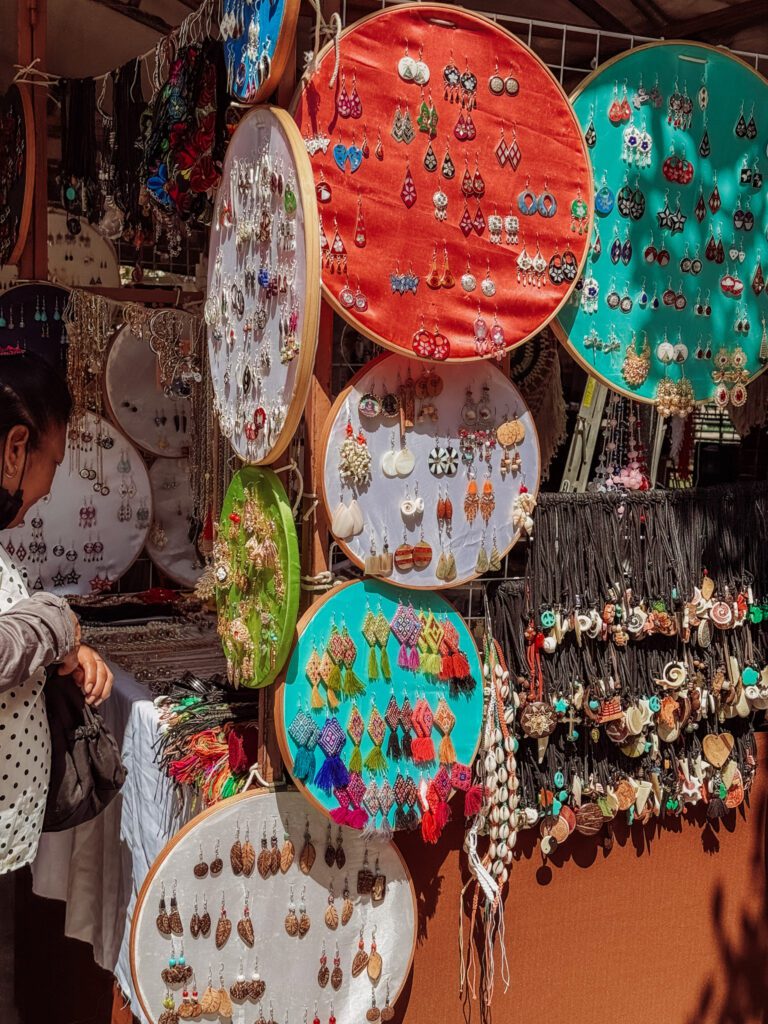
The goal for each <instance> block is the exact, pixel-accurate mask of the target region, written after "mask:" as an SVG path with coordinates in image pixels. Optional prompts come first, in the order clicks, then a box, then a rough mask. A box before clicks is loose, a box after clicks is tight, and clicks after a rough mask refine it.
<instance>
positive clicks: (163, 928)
mask: <svg viewBox="0 0 768 1024" xmlns="http://www.w3.org/2000/svg"><path fill="white" fill-rule="evenodd" d="M155 923H156V924H157V930H158V931H159V932H160V934H161V935H170V934H171V921H170V918H169V916H168V908H167V907H166V905H165V885H161V886H160V905H159V907H158V910H157V917H156V918H155Z"/></svg>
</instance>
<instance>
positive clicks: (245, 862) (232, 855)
mask: <svg viewBox="0 0 768 1024" xmlns="http://www.w3.org/2000/svg"><path fill="white" fill-rule="evenodd" d="M229 863H230V866H231V867H232V874H233V875H245V877H246V878H250V877H251V875H252V874H253V869H254V868H255V867H256V851H255V850H254V848H253V843H252V842H251V840H250V836H249V827H248V826H247V825H246V828H245V841H244V842H242V843H241V842H240V822H239V821H238V823H237V826H236V830H235V841H234V843H232V846H231V848H230V851H229Z"/></svg>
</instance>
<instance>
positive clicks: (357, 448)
mask: <svg viewBox="0 0 768 1024" xmlns="http://www.w3.org/2000/svg"><path fill="white" fill-rule="evenodd" d="M339 476H340V477H341V480H342V482H343V483H346V484H349V485H350V486H354V487H358V488H359V487H365V486H366V485H367V484H369V483H370V481H371V452H370V449H369V448H368V442H367V441H366V439H365V435H364V434H363V433H362V431H360V430H358V432H357V434H355V431H354V428H353V427H352V420H351V419H349V418H347V426H346V428H345V437H344V440H343V441H342V442H341V447H340V449H339Z"/></svg>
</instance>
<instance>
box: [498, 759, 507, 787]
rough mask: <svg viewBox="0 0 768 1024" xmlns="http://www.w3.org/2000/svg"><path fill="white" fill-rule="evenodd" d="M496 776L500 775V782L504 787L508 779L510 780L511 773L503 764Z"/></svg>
mask: <svg viewBox="0 0 768 1024" xmlns="http://www.w3.org/2000/svg"><path fill="white" fill-rule="evenodd" d="M496 774H497V775H498V778H499V782H500V783H501V784H502V785H504V783H506V781H507V779H508V778H509V772H508V771H507V769H506V768H505V767H504V765H503V764H502V766H501V768H499V770H498V772H497V773H496Z"/></svg>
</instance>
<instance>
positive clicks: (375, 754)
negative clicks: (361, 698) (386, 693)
mask: <svg viewBox="0 0 768 1024" xmlns="http://www.w3.org/2000/svg"><path fill="white" fill-rule="evenodd" d="M386 728H387V724H386V722H385V721H384V719H383V718H382V717H381V713H380V712H379V709H378V708H377V707H376V705H375V704H373V707H372V710H371V714H370V717H369V719H368V735H369V736H370V738H371V740H372V741H373V748H372V750H371V751H370V752H369V753H368V755H367V756H366V758H365V761H364V762H363V763H364V765H365V767H366V768H367V769H368V771H369V772H374V773H375V774H379V773H382V772H385V771H386V770H387V759H386V757H384V754H383V752H382V749H381V748H382V745H383V743H384V736H385V734H386Z"/></svg>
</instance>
